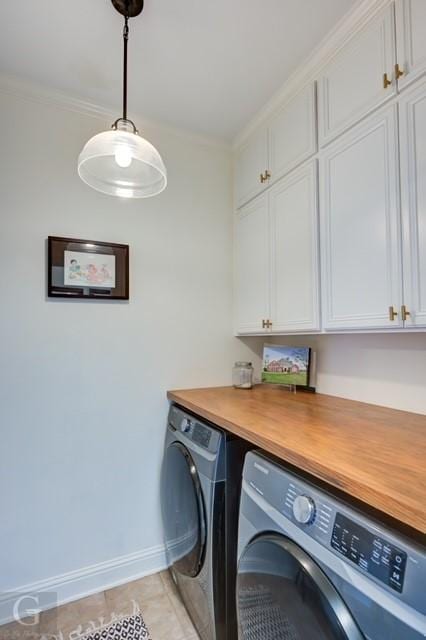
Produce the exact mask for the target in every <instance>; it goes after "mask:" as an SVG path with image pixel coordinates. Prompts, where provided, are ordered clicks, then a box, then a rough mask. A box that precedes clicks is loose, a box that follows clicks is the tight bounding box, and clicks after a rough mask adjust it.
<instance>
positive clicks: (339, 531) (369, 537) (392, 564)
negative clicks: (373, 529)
mask: <svg viewBox="0 0 426 640" xmlns="http://www.w3.org/2000/svg"><path fill="white" fill-rule="evenodd" d="M331 546H332V547H333V549H335V550H336V551H338V552H339V553H341V554H342V555H343V556H345V558H348V560H350V561H351V562H353V563H354V564H356V565H357V566H358V567H360V568H361V569H363V570H364V571H366V572H367V573H369V574H371V575H372V576H374V577H375V578H377V579H378V580H380V581H381V582H384V584H386V585H388V586H389V587H391V588H392V589H394V590H395V591H398V593H401V592H402V588H403V585H404V573H405V565H406V563H407V554H406V553H405V552H404V551H401V550H400V549H397V548H396V547H394V546H393V545H391V544H389V542H387V541H386V540H384V539H383V538H380V537H379V536H376V535H374V534H373V533H370V531H367V529H364V528H363V527H360V526H359V525H358V524H356V523H355V522H352V520H349V518H346V517H345V516H343V515H342V514H341V513H337V514H336V519H335V521H334V527H333V535H332V537H331Z"/></svg>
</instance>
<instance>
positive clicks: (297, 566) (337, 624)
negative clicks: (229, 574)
mask: <svg viewBox="0 0 426 640" xmlns="http://www.w3.org/2000/svg"><path fill="white" fill-rule="evenodd" d="M237 607H238V638H239V640H365V639H364V636H363V635H362V633H361V632H360V630H359V628H358V626H357V624H356V623H355V621H354V619H353V618H352V615H351V613H350V611H349V609H348V608H347V607H346V605H345V603H344V602H343V600H342V598H341V597H340V596H339V594H338V592H337V591H336V589H335V588H334V587H333V585H332V584H331V582H330V580H329V579H328V578H327V576H326V575H325V573H324V572H323V571H322V570H321V569H320V567H319V566H318V565H317V564H316V563H315V562H314V561H313V560H312V558H311V557H310V556H309V555H308V554H307V553H306V552H305V551H303V549H301V548H300V547H299V546H298V545H297V544H295V543H294V542H293V541H291V540H289V539H288V538H286V537H284V536H282V535H278V534H264V535H261V536H259V537H258V538H255V539H254V540H252V542H250V543H249V545H248V546H247V547H246V549H245V551H244V553H243V555H242V556H241V559H240V562H239V566H238V577H237Z"/></svg>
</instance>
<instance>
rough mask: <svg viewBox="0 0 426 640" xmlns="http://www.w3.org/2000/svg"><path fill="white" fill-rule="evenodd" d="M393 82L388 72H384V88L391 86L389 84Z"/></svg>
mask: <svg viewBox="0 0 426 640" xmlns="http://www.w3.org/2000/svg"><path fill="white" fill-rule="evenodd" d="M391 84H392V80H389V78H388V74H387V73H384V74H383V88H384V89H387V88H388V87H389V85H391Z"/></svg>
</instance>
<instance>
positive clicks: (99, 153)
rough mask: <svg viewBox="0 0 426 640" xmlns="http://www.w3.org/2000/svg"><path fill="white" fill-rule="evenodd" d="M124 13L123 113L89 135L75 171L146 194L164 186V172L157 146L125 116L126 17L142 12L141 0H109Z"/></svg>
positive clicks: (102, 185) (106, 187) (98, 183)
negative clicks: (109, 126) (141, 133)
mask: <svg viewBox="0 0 426 640" xmlns="http://www.w3.org/2000/svg"><path fill="white" fill-rule="evenodd" d="M111 1H112V4H113V5H114V8H115V9H117V11H118V12H119V13H121V15H123V16H124V29H123V45H124V58H123V117H122V118H118V119H117V120H116V121H115V122H114V124H113V125H112V130H111V131H104V132H103V133H98V134H97V135H95V136H93V138H90V140H89V141H88V142H87V143H86V144H85V146H84V147H83V150H82V152H81V153H80V156H79V158H78V174H79V176H80V178H81V179H82V180H83V181H84V182H85V183H86V184H88V185H89V186H90V187H92V188H93V189H96V190H97V191H101V192H102V193H107V194H109V195H112V196H120V197H123V198H148V197H150V196H155V195H157V194H158V193H161V191H163V190H164V189H165V188H166V186H167V172H166V168H165V166H164V163H163V161H162V159H161V156H160V154H159V153H158V151H157V149H156V148H155V147H153V146H152V144H151V143H150V142H148V140H145V139H144V138H142V137H141V136H139V133H138V131H137V129H136V127H135V125H134V123H133V122H132V121H131V120H128V118H127V44H128V40H129V26H128V22H129V18H131V17H135V16H137V15H138V14H139V13H141V11H142V9H143V5H144V0H111Z"/></svg>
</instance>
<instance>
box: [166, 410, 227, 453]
mask: <svg viewBox="0 0 426 640" xmlns="http://www.w3.org/2000/svg"><path fill="white" fill-rule="evenodd" d="M169 424H170V425H171V426H172V427H173V429H174V430H175V431H178V432H180V433H181V434H183V435H185V437H187V438H188V439H189V440H191V441H192V442H194V443H195V444H197V445H198V446H200V447H202V448H203V449H207V450H208V451H210V452H215V451H217V449H218V446H219V440H220V433H219V432H218V431H217V430H215V429H211V428H210V427H209V426H208V425H206V424H203V423H202V422H199V421H198V420H197V419H196V418H195V417H193V416H191V415H190V414H187V413H186V412H184V411H182V410H181V409H179V408H178V407H175V406H172V407H171V409H170V412H169Z"/></svg>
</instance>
